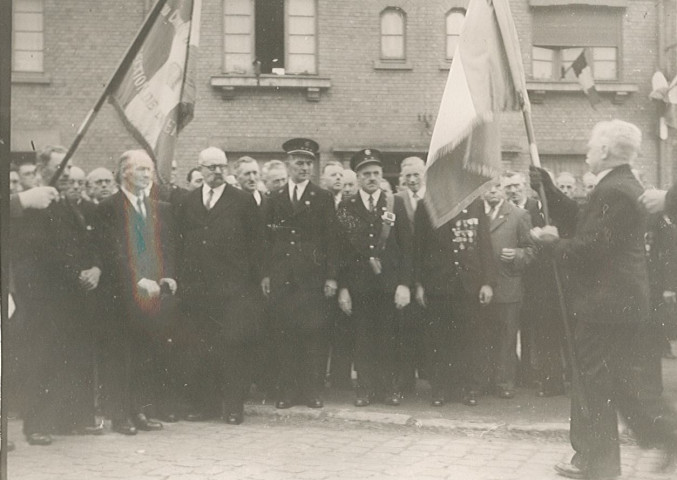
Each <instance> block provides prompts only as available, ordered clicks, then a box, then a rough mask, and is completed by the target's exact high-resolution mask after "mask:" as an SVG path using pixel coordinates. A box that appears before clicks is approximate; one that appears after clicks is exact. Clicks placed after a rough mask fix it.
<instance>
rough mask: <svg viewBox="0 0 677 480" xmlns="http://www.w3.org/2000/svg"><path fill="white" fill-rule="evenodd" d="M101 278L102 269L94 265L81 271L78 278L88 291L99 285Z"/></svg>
mask: <svg viewBox="0 0 677 480" xmlns="http://www.w3.org/2000/svg"><path fill="white" fill-rule="evenodd" d="M100 278H101V269H100V268H99V267H92V268H90V269H88V270H83V271H81V272H80V276H79V277H78V280H79V282H80V286H81V287H82V288H83V289H84V290H85V291H87V292H89V291H90V290H94V289H95V288H96V287H97V286H98V285H99V279H100Z"/></svg>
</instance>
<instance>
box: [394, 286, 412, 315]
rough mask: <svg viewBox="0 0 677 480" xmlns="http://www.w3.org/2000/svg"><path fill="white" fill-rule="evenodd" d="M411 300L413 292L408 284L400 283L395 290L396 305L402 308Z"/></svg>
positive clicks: (399, 308)
mask: <svg viewBox="0 0 677 480" xmlns="http://www.w3.org/2000/svg"><path fill="white" fill-rule="evenodd" d="M410 302H411V292H410V291H409V287H407V286H406V285H398V286H397V290H395V307H396V308H397V309H398V310H402V309H403V308H404V307H406V306H407V305H409V303H410Z"/></svg>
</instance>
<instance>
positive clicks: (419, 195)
mask: <svg viewBox="0 0 677 480" xmlns="http://www.w3.org/2000/svg"><path fill="white" fill-rule="evenodd" d="M407 195H409V200H411V203H412V204H413V203H414V202H415V201H418V200H421V199H423V197H424V196H425V185H422V186H421V188H419V189H418V192H416V198H414V192H412V191H411V190H409V189H407Z"/></svg>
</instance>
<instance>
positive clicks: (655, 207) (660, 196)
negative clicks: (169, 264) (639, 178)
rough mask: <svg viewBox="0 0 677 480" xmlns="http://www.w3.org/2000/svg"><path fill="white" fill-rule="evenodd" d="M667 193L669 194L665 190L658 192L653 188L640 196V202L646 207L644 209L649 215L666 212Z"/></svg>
mask: <svg viewBox="0 0 677 480" xmlns="http://www.w3.org/2000/svg"><path fill="white" fill-rule="evenodd" d="M667 193H668V192H666V191H665V190H656V189H655V188H652V189H650V190H646V191H645V192H644V193H643V194H642V195H640V197H639V202H640V203H641V204H642V205H644V208H646V210H647V211H648V212H649V213H658V212H662V211H663V210H665V196H666V194H667Z"/></svg>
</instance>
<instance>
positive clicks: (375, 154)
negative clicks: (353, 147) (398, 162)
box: [350, 148, 383, 173]
mask: <svg viewBox="0 0 677 480" xmlns="http://www.w3.org/2000/svg"><path fill="white" fill-rule="evenodd" d="M367 165H378V166H380V167H383V162H381V151H380V150H376V149H375V148H365V149H364V150H360V151H359V152H357V153H356V154H355V155H353V156H352V158H351V159H350V169H351V170H352V171H353V172H356V173H357V171H358V170H359V169H360V168H362V167H366V166H367Z"/></svg>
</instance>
